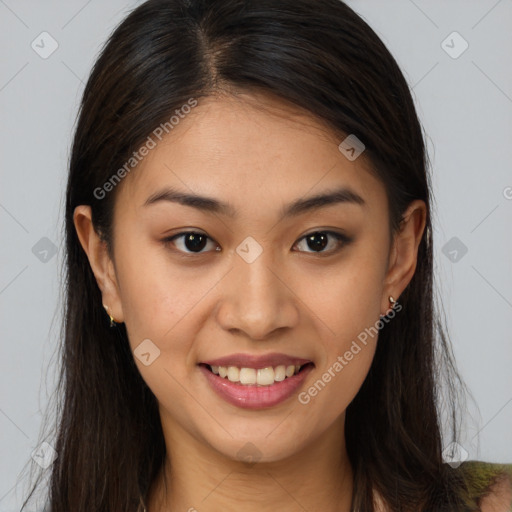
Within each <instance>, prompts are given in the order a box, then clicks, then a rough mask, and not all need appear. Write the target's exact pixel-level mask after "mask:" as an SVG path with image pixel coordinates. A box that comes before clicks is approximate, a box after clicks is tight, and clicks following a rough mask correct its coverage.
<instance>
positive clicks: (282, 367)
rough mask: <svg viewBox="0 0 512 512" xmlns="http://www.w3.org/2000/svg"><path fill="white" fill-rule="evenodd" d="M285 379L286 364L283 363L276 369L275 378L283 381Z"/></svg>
mask: <svg viewBox="0 0 512 512" xmlns="http://www.w3.org/2000/svg"><path fill="white" fill-rule="evenodd" d="M284 379H286V366H285V365H284V364H282V365H280V366H278V367H276V369H275V370H274V380H276V381H277V382H281V381H283V380H284Z"/></svg>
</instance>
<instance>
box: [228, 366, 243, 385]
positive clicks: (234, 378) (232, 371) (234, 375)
mask: <svg viewBox="0 0 512 512" xmlns="http://www.w3.org/2000/svg"><path fill="white" fill-rule="evenodd" d="M228 379H229V380H230V381H231V382H238V381H239V380H240V370H239V369H238V368H237V367H236V366H230V367H229V368H228Z"/></svg>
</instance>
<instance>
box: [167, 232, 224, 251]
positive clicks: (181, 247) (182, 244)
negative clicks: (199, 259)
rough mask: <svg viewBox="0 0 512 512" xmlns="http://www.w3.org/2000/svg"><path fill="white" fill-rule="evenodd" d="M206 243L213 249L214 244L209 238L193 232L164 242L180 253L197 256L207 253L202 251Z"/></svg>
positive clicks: (179, 234) (180, 234) (183, 233)
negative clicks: (209, 243)
mask: <svg viewBox="0 0 512 512" xmlns="http://www.w3.org/2000/svg"><path fill="white" fill-rule="evenodd" d="M208 241H210V242H211V243H212V244H213V246H214V247H215V243H214V242H213V240H211V239H210V237H209V236H207V235H205V234H204V233H197V232H195V231H184V232H182V233H178V234H177V235H174V236H172V237H170V238H166V239H165V240H164V242H166V243H172V244H173V245H174V246H175V247H176V248H177V249H178V251H180V252H184V253H197V254H200V253H202V252H208V251H203V249H204V248H205V247H206V246H207V245H208ZM216 250H218V249H216Z"/></svg>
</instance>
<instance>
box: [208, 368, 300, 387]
mask: <svg viewBox="0 0 512 512" xmlns="http://www.w3.org/2000/svg"><path fill="white" fill-rule="evenodd" d="M210 368H211V370H212V372H213V373H214V374H216V375H219V376H220V377H222V378H227V379H228V380H229V381H230V382H239V383H240V384H243V385H255V384H257V385H258V386H271V385H272V384H274V383H275V382H282V381H283V380H284V379H286V378H288V377H292V376H293V375H295V374H296V373H298V372H299V370H300V368H301V367H300V365H293V364H290V365H288V366H285V365H283V364H281V365H279V366H276V367H274V368H273V367H272V366H267V367H266V368H259V369H257V370H256V369H255V368H238V367H236V366H211V367H210Z"/></svg>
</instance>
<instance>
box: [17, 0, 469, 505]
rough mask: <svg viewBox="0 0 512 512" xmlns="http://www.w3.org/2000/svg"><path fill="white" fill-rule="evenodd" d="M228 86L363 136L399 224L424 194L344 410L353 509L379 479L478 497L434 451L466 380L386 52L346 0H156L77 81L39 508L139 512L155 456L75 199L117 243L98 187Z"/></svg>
mask: <svg viewBox="0 0 512 512" xmlns="http://www.w3.org/2000/svg"><path fill="white" fill-rule="evenodd" d="M232 90H244V91H263V92H266V93H271V94H273V95H275V96H277V97H279V98H281V99H282V100H283V101H287V102H290V103H292V104H294V105H296V106H298V107H300V108H302V109H305V110H306V111H308V112H310V113H311V114H312V115H314V116H316V117H317V118H318V119H321V120H323V121H325V122H326V123H327V124H328V125H329V126H330V127H332V129H333V130H334V131H335V132H337V133H340V134H355V135H356V136H357V137H358V138H359V139H360V140H362V141H363V142H364V144H365V146H366V153H365V154H366V155H367V156H368V158H369V160H370V162H371V163H372V171H373V172H374V173H375V175H376V176H377V177H378V178H379V179H380V180H381V182H382V183H383V184H384V186H385V189H386V192H387V195H388V200H389V201H388V202H389V205H390V212H389V213H390V229H391V230H392V231H393V232H394V231H395V230H397V229H398V228H399V225H400V220H401V218H402V214H403V213H404V211H405V210H406V208H407V206H408V204H409V203H410V202H411V201H412V200H415V199H421V200H423V201H424V202H425V203H426V205H427V212H428V215H427V224H426V229H425V232H424V236H423V239H422V240H421V243H420V245H419V250H418V261H417V267H416V271H415V274H414V276H413V278H412V280H411V282H410V283H409V285H408V287H407V288H406V289H405V291H404V292H403V294H402V295H401V297H400V302H401V305H402V311H401V312H400V314H399V315H397V316H396V318H395V319H394V320H393V321H392V322H390V323H389V324H388V325H386V326H385V327H384V328H383V329H381V331H380V333H379V343H378V346H377V351H376V353H375V357H374V361H373V364H372V366H371V369H370V371H369V374H368V376H367V378H366V380H365V382H364V384H363V385H362V387H361V389H360V391H359V393H358V394H357V396H356V397H355V399H354V400H353V402H352V403H351V404H350V405H349V407H348V409H347V414H346V443H347V450H348V454H349V457H350V461H351V464H352V466H353V470H354V479H355V487H354V497H353V503H352V510H353V511H360V512H372V511H373V510H374V504H373V500H372V489H376V490H377V491H378V492H379V493H380V494H381V495H382V497H383V498H384V500H385V501H386V503H387V504H388V505H389V506H390V507H391V509H392V510H394V511H399V510H403V511H414V512H419V511H429V512H431V511H445V510H449V511H450V512H455V511H468V510H476V505H475V504H473V505H471V504H470V503H469V502H467V501H466V500H465V499H464V497H463V496H464V493H465V492H466V488H465V484H464V482H463V480H462V479H461V478H460V476H459V473H458V472H457V471H454V470H453V469H452V468H451V467H450V466H449V465H447V464H443V459H442V448H443V443H442V436H441V420H440V411H439V403H440V398H441V394H442V393H445V395H443V396H444V400H445V402H446V403H447V404H448V408H449V414H448V415H447V416H448V419H449V420H450V427H451V428H450V435H449V436H448V437H449V438H448V439H447V443H449V442H451V441H455V440H457V436H458V419H457V416H458V414H459V412H460V411H461V407H460V406H459V405H458V400H459V399H460V398H463V395H462V394H461V395H460V396H459V394H458V391H459V390H462V389H464V385H463V383H462V381H461V379H460V376H459V375H458V373H457V372H456V370H455V366H454V362H453V355H452V353H451V348H450V344H449V341H448V339H447V336H446V334H445V333H446V329H445V327H444V325H445V321H444V319H443V317H442V313H441V311H442V308H440V307H438V308H436V304H437V302H436V300H435V297H434V292H435V288H434V282H433V279H434V276H433V239H432V237H431V236H430V234H431V229H432V197H431V187H430V177H429V162H428V156H427V153H426V148H425V144H424V134H423V131H422V127H421V125H420V123H419V120H418V116H417V113H416V110H415V106H414V102H413V99H412V97H411V93H410V90H409V87H408V85H407V82H406V80H405V78H404V76H403V74H402V72H401V71H400V69H399V67H398V65H397V63H396V61H395V59H394V58H393V57H392V55H391V54H390V53H389V51H388V50H387V49H386V47H385V46H384V44H383V43H382V41H381V40H380V39H379V37H378V36H377V35H376V34H375V32H374V31H373V30H372V29H371V28H370V27H369V26H368V25H367V23H365V22H364V21H363V20H362V19H361V18H360V17H359V16H358V15H357V14H355V13H354V11H353V10H351V9H350V8H349V7H348V6H346V5H345V4H344V3H343V2H341V1H339V0H254V1H251V0H149V1H147V2H145V3H144V4H142V5H140V6H139V7H138V8H136V9H135V10H134V11H133V12H131V13H130V14H129V15H128V16H127V17H126V19H125V20H124V21H123V22H122V23H121V24H120V25H119V26H118V28H117V29H116V30H115V31H114V32H113V34H112V35H111V37H110V38H109V40H108V41H107V43H106V45H105V46H104V48H103V50H102V52H101V54H100V56H99V58H98V59H97V61H96V63H95V65H94V68H93V70H92V72H91V75H90V77H89V79H88V81H87V84H86V87H85V90H84V94H83V98H82V102H81V107H80V112H79V118H78V123H77V126H76V132H75V136H74V141H73V146H72V153H71V158H70V165H69V179H68V185H67V192H66V209H65V236H66V251H67V260H66V271H67V272H66V283H65V308H66V310H65V324H64V327H63V336H62V346H61V354H60V355H61V369H60V379H59V384H58V389H57V390H56V394H55V396H54V399H55V400H56V404H57V407H56V412H57V415H56V419H55V421H56V425H55V431H56V437H55V441H54V448H55V450H56V451H57V454H58V457H57V458H56V460H55V461H54V463H53V464H52V466H51V467H50V468H49V469H48V472H49V493H48V503H49V507H50V508H49V510H50V511H51V512H69V511H73V512H91V511H94V512H103V511H104V512H107V511H108V512H114V511H115V512H117V511H130V510H132V511H135V510H136V509H137V506H138V504H139V496H140V495H142V496H143V497H146V496H147V492H148V490H149V488H150V485H151V483H152V481H153V479H154V478H155V476H156V475H157V473H158V472H159V470H160V468H161V467H162V464H163V462H164V459H165V443H164V437H163V433H162V430H161V425H160V420H159V413H158V408H157V403H156V398H155V397H154V395H153V394H152V392H151V390H150V389H149V388H148V387H147V385H146V384H145V382H144V380H143V379H142V377H141V376H140V374H139V372H138V370H137V367H136V365H135V363H134V360H133V355H132V353H131V351H130V346H129V343H128V340H127V336H126V331H125V329H124V327H123V326H122V325H120V326H118V327H117V328H115V329H110V328H109V322H108V317H107V316H106V315H105V311H104V310H103V307H102V301H101V294H100V291H99V288H98V286H97V283H96V281H95V278H94V276H93V273H92V271H91V268H90V266H89V263H88V260H87V257H86V254H85V252H84V251H83V250H82V248H81V246H80V243H79V240H78V238H77V234H76V231H75V227H74V224H73V211H74V209H75V207H76V206H77V205H82V204H87V205H90V206H91V208H92V215H93V223H94V226H95V228H96V230H97V232H98V233H101V235H102V236H103V237H104V239H105V240H106V241H107V243H108V244H111V234H112V211H113V205H114V201H115V197H116V193H115V190H114V191H113V192H112V193H109V194H106V196H105V197H101V198H99V197H98V194H97V193H96V194H95V192H94V191H95V190H97V188H98V187H101V186H102V185H103V184H104V183H105V182H106V181H108V180H109V179H110V178H111V177H112V175H113V174H114V173H115V172H116V171H117V170H118V169H119V168H121V167H122V166H123V164H124V163H125V162H126V161H127V160H128V159H129V158H130V156H131V155H132V153H133V151H135V150H137V148H139V147H140V146H141V145H142V144H143V143H144V141H145V140H146V139H147V137H148V135H149V134H150V133H152V132H153V130H154V129H155V127H157V126H159V125H160V124H161V123H164V122H166V121H167V120H168V119H169V117H170V116H171V115H172V113H173V112H174V111H175V110H176V109H179V108H180V107H181V106H182V105H184V104H186V103H187V102H188V101H189V99H190V98H196V99H197V100H198V101H199V103H200V101H201V98H204V97H207V96H209V95H211V94H213V93H215V92H217V91H223V92H229V91H232ZM133 172H137V171H136V169H135V170H134V171H133ZM171 455H172V454H171ZM35 487H37V484H36V485H35V486H34V488H33V489H32V492H34V489H35ZM32 492H31V493H30V496H32ZM30 496H29V498H30ZM27 502H28V499H27V501H26V502H25V504H26V503H27ZM25 504H24V506H25Z"/></svg>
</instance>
